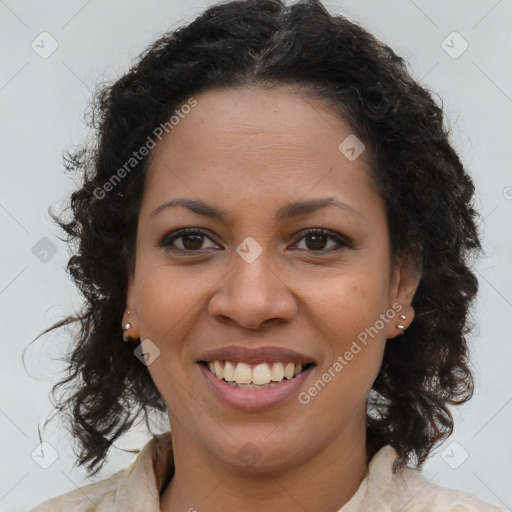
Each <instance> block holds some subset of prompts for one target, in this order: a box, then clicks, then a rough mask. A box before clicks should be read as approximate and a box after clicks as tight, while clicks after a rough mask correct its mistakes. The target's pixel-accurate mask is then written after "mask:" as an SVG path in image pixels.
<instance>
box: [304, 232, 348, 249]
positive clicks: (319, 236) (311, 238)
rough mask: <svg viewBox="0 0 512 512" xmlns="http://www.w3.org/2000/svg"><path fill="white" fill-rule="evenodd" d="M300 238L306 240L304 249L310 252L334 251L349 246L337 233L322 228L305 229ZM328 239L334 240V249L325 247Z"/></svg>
mask: <svg viewBox="0 0 512 512" xmlns="http://www.w3.org/2000/svg"><path fill="white" fill-rule="evenodd" d="M302 239H304V240H306V242H305V244H306V250H308V251H310V252H322V251H329V252H336V251H341V250H343V249H346V248H349V247H350V245H349V244H348V243H347V242H346V241H345V240H343V238H341V237H340V236H339V235H337V234H335V233H332V232H330V231H327V230H325V229H322V228H315V229H310V230H308V231H306V232H305V233H304V234H303V236H302V237H301V240H302ZM329 239H331V240H334V241H335V244H334V247H335V248H334V249H332V248H330V249H327V248H326V247H325V246H326V244H327V241H328V240H329ZM300 250H302V249H300Z"/></svg>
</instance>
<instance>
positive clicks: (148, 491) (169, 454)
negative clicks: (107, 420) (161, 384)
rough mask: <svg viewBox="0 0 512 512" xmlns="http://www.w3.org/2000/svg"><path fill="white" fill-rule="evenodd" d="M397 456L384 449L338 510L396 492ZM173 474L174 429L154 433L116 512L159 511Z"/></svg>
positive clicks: (121, 490) (129, 473)
mask: <svg viewBox="0 0 512 512" xmlns="http://www.w3.org/2000/svg"><path fill="white" fill-rule="evenodd" d="M396 458H397V454H396V451H395V450H394V449H393V448H392V447H391V446H390V445H387V446H384V447H383V448H381V449H380V450H379V451H378V452H377V453H376V454H375V455H374V456H373V458H372V460H371V461H370V464H369V467H368V473H367V474H366V476H365V478H364V479H363V481H362V482H361V485H360V486H359V488H358V490H357V491H356V493H355V494H354V495H353V496H352V498H351V499H350V500H349V501H348V502H347V503H346V504H345V505H343V507H342V508H341V509H340V510H339V511H338V512H356V511H358V510H362V509H361V506H363V505H364V504H365V503H367V502H369V503H371V502H373V501H374V500H378V499H379V498H378V497H377V496H375V495H374V494H375V493H379V492H380V493H382V492H383V490H388V491H389V492H393V491H392V489H393V462H394V461H395V460H396ZM173 474H174V457H173V448H172V436H171V432H165V433H163V434H158V435H154V436H153V437H152V439H151V440H150V441H149V442H148V443H146V445H145V446H144V448H143V449H142V451H141V452H140V453H139V455H138V457H137V459H136V460H135V462H133V464H132V465H131V466H129V467H128V468H127V469H126V474H125V478H123V479H121V480H120V482H119V485H118V487H117V492H116V499H115V510H116V512H126V511H127V510H129V511H130V512H160V493H161V492H163V490H164V489H165V487H166V486H167V484H168V483H169V481H170V479H171V478H172V475H173Z"/></svg>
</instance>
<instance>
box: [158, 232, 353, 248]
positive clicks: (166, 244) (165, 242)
mask: <svg viewBox="0 0 512 512" xmlns="http://www.w3.org/2000/svg"><path fill="white" fill-rule="evenodd" d="M186 235H201V236H205V237H206V238H208V239H210V240H211V238H210V237H209V236H208V235H207V234H206V232H205V231H204V230H202V229H198V228H183V229H179V230H177V231H173V232H172V233H169V234H167V235H165V236H164V237H163V238H162V240H161V241H160V242H159V243H158V244H157V245H158V247H163V248H164V249H165V250H167V251H169V252H178V253H182V254H197V253H204V252H205V251H208V249H198V250H197V251H191V250H186V249H178V248H175V247H172V242H174V240H176V239H179V238H183V237H184V236H186ZM315 235H316V236H326V237H327V238H331V239H333V240H335V241H336V242H337V243H338V245H339V247H337V248H335V249H321V250H318V251H315V250H307V249H298V250H299V251H306V252H311V253H317V254H318V253H319V254H325V253H331V252H334V253H337V252H340V251H344V250H346V249H350V248H351V245H350V244H349V243H348V242H347V241H346V240H345V239H344V238H342V237H341V236H340V235H338V234H336V233H335V232H333V231H329V230H327V229H323V228H311V229H307V230H306V231H305V232H304V233H303V234H302V236H301V237H300V238H299V240H298V241H301V240H302V239H303V238H308V237H310V236H315ZM211 241H212V242H213V240H211Z"/></svg>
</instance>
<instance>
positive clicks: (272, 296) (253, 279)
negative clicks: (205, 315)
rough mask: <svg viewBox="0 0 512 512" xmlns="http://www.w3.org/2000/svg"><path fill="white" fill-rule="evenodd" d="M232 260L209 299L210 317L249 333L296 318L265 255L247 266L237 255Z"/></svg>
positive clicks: (292, 301)
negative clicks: (249, 331) (232, 324)
mask: <svg viewBox="0 0 512 512" xmlns="http://www.w3.org/2000/svg"><path fill="white" fill-rule="evenodd" d="M234 259H235V261H234V263H233V266H232V267H231V269H230V270H229V271H228V272H227V274H226V275H225V276H224V278H223V279H221V281H220V282H219V284H218V286H217V289H216V290H215V292H214V293H213V295H212V297H211V299H210V302H209V305H208V311H209V313H210V315H211V316H212V317H213V318H215V319H216V320H217V321H220V322H227V323H234V324H237V325H238V326H240V327H243V328H245V329H251V330H254V329H259V328H260V327H261V326H262V325H263V324H265V323H267V324H274V323H276V322H283V323H286V322H290V321H291V320H292V319H293V317H294V316H295V315H296V314H297V309H298V308H297V303H296V300H295V298H294V296H293V293H292V291H291V289H290V287H289V283H287V282H286V280H285V277H284V275H283V272H279V269H278V268H276V267H277V266H278V265H276V264H275V262H274V263H272V262H271V261H270V260H271V258H268V257H266V254H265V251H264V252H263V253H262V254H260V256H258V258H256V259H255V260H254V261H252V262H251V263H249V262H247V261H245V260H244V259H243V258H242V257H240V256H239V255H238V254H237V255H236V256H235V258H234Z"/></svg>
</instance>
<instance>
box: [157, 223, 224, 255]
mask: <svg viewBox="0 0 512 512" xmlns="http://www.w3.org/2000/svg"><path fill="white" fill-rule="evenodd" d="M180 239H181V245H182V247H176V245H175V244H174V241H175V240H180ZM204 239H208V240H210V241H211V242H213V241H212V240H211V238H210V237H208V236H207V235H206V232H205V231H203V230H202V229H198V228H183V229H179V230H177V231H173V232H172V233H169V234H167V235H165V236H164V237H163V238H162V240H161V241H160V242H159V243H158V247H163V248H165V250H167V251H171V252H185V253H202V252H204V249H202V248H201V246H202V244H203V243H204ZM216 247H218V246H217V245H216Z"/></svg>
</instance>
